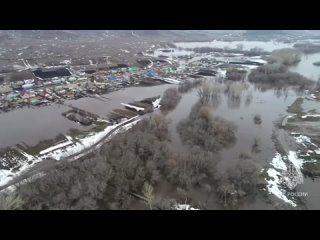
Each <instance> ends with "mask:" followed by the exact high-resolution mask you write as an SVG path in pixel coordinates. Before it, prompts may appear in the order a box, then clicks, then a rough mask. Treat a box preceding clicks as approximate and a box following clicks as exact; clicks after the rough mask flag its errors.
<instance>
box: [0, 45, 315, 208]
mask: <svg viewBox="0 0 320 240" xmlns="http://www.w3.org/2000/svg"><path fill="white" fill-rule="evenodd" d="M238 44H242V45H243V49H244V50H249V49H251V48H254V47H259V48H263V49H264V50H266V51H272V50H275V49H279V48H285V47H292V46H293V44H292V43H291V44H286V43H277V42H253V41H251V42H217V41H216V42H202V43H192V42H190V43H177V44H176V45H177V46H178V47H183V48H193V47H202V46H209V47H229V48H236V47H237V46H238ZM156 54H160V52H156ZM161 54H162V55H167V56H174V54H175V53H174V52H171V53H166V52H165V53H163V52H161ZM180 54H181V52H180ZM183 54H185V52H183ZM319 60H320V54H313V55H307V56H303V57H302V61H301V62H300V63H298V64H297V65H296V66H293V67H291V68H290V70H291V71H295V72H298V73H300V74H302V75H304V76H306V77H309V78H311V79H313V80H317V79H318V77H319V76H320V67H317V66H314V65H313V62H315V61H319ZM222 84H223V83H222ZM243 85H245V87H244V88H243V90H242V92H241V97H240V98H239V99H238V100H237V101H232V100H231V99H230V98H229V97H228V95H225V94H224V93H223V92H222V93H221V94H220V101H219V102H213V103H211V110H212V114H213V115H214V116H219V117H222V118H224V119H226V120H228V121H232V122H233V123H235V124H236V126H237V131H236V138H237V141H236V143H235V144H234V145H233V146H232V147H230V148H228V149H225V150H223V151H222V152H221V156H222V160H221V161H220V163H219V165H218V170H219V171H218V172H219V173H220V174H224V172H225V171H226V170H228V169H229V168H230V167H232V166H234V165H235V164H236V163H237V161H238V159H239V154H240V153H243V152H245V153H251V150H252V145H253V144H254V141H255V139H257V140H258V142H259V148H260V150H261V151H260V152H259V153H256V154H255V155H254V158H255V159H257V160H258V161H259V163H260V165H261V168H265V167H267V165H268V164H269V163H270V162H271V160H272V158H273V157H274V155H275V152H276V150H275V145H274V142H273V141H272V134H273V130H274V123H275V121H276V120H278V119H279V118H280V117H281V116H285V115H286V110H287V107H288V106H290V105H291V104H292V103H293V102H294V101H295V99H296V98H297V94H296V93H295V92H294V91H292V90H289V89H285V90H274V89H270V90H264V91H262V90H261V89H257V88H255V87H254V85H252V84H249V83H247V82H246V83H243ZM173 86H174V85H169V84H165V85H160V86H152V87H130V88H126V89H122V90H119V91H115V92H112V93H109V94H106V95H104V96H105V97H108V98H110V99H111V100H106V99H96V98H82V99H79V100H72V101H67V102H66V104H72V105H73V106H76V107H79V108H82V109H85V110H87V111H90V112H92V113H95V114H98V115H100V116H107V114H108V113H110V112H111V111H112V109H115V108H123V107H122V106H121V105H120V103H128V102H131V101H134V100H141V99H144V98H147V97H154V96H157V95H162V93H163V92H164V91H165V90H166V89H168V88H170V87H173ZM197 100H198V96H197V90H196V89H193V90H192V91H190V92H188V93H186V94H183V97H182V99H181V101H180V102H179V104H178V105H177V107H176V108H175V109H174V110H173V111H171V112H169V113H167V117H168V118H169V119H170V120H171V123H170V129H169V131H170V135H171V139H172V147H173V148H174V149H176V150H181V151H183V149H184V148H186V146H184V145H183V144H182V143H181V140H180V137H179V134H178V132H177V130H176V126H177V124H178V123H179V122H180V121H181V120H182V119H184V118H187V117H188V115H189V113H190V110H191V107H192V106H193V105H194V104H195V103H196V102H197ZM68 109H69V108H68V107H66V106H64V105H52V106H47V107H40V108H34V109H31V108H30V109H28V108H24V109H20V110H15V111H12V112H9V113H2V114H0V124H1V128H0V148H3V147H7V146H11V145H14V144H18V143H21V142H26V143H27V144H29V145H34V144H36V143H38V142H39V141H40V140H44V139H50V138H53V137H55V136H56V135H57V134H59V133H66V132H67V131H68V130H69V129H70V128H78V129H87V128H86V127H83V126H80V125H78V124H76V123H74V122H72V121H69V120H68V119H66V118H64V117H63V116H61V113H63V112H65V111H67V110H68ZM256 114H260V116H261V119H262V123H261V124H259V125H257V124H255V123H254V121H253V118H254V116H255V115H256ZM318 186H319V185H318V184H316V183H314V182H312V181H311V180H306V181H305V185H304V190H306V191H310V193H311V194H312V196H313V197H312V198H311V199H310V201H311V203H310V204H309V207H310V208H316V207H319V206H318V205H317V204H316V202H317V201H319V199H320V195H319V194H318V195H316V192H317V188H318ZM279 201H281V200H279ZM213 208H214V206H213ZM241 208H243V209H272V208H273V206H272V205H270V203H267V202H265V201H264V200H262V199H256V201H254V202H251V203H248V204H245V205H244V206H242V207H241Z"/></svg>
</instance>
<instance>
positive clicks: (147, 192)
mask: <svg viewBox="0 0 320 240" xmlns="http://www.w3.org/2000/svg"><path fill="white" fill-rule="evenodd" d="M143 196H144V197H145V198H146V200H147V204H148V206H149V208H150V210H152V205H153V202H154V198H155V197H154V193H153V187H152V186H151V185H150V184H149V183H147V182H146V183H145V184H144V186H143Z"/></svg>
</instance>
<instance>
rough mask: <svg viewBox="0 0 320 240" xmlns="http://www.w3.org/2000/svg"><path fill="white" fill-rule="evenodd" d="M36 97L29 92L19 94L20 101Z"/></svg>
mask: <svg viewBox="0 0 320 240" xmlns="http://www.w3.org/2000/svg"><path fill="white" fill-rule="evenodd" d="M35 96H36V95H35V94H34V93H31V92H27V91H24V92H22V93H21V95H20V97H21V98H22V99H29V98H33V97H35Z"/></svg>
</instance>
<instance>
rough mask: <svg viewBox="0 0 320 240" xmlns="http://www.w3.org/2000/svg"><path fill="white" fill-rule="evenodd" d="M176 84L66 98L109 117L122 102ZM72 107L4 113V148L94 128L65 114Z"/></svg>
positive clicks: (0, 142)
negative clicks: (85, 125) (79, 122)
mask: <svg viewBox="0 0 320 240" xmlns="http://www.w3.org/2000/svg"><path fill="white" fill-rule="evenodd" d="M170 87H172V85H170V84H164V85H159V86H152V87H130V88H125V89H121V90H118V91H115V92H112V93H109V94H105V95H103V96H104V97H108V98H110V99H111V100H106V99H102V100H99V99H96V98H88V97H87V98H82V99H78V100H70V101H65V103H66V105H68V104H72V105H73V106H75V107H78V108H81V109H84V110H87V111H89V112H92V113H95V114H98V115H100V116H102V117H106V116H107V115H108V113H110V112H111V111H112V110H113V109H115V108H123V106H122V105H121V104H120V103H128V102H132V101H134V100H142V99H144V98H147V97H155V96H157V95H162V93H163V92H164V91H165V90H166V89H167V88H170ZM67 110H70V108H69V107H67V106H65V105H59V104H54V105H51V106H43V107H35V108H22V109H17V110H13V111H10V112H8V113H1V114H0V125H1V127H0V148H5V147H9V146H12V145H15V144H19V143H22V142H25V143H26V144H28V145H30V146H32V145H36V144H37V143H38V142H39V141H41V140H46V139H51V138H55V137H56V136H57V135H58V134H59V133H62V134H66V133H67V132H68V130H69V129H70V128H76V129H79V130H87V129H90V128H91V126H88V127H84V126H82V125H79V124H78V123H75V122H73V121H70V120H68V119H67V118H65V117H63V116H62V115H61V113H63V112H65V111H67Z"/></svg>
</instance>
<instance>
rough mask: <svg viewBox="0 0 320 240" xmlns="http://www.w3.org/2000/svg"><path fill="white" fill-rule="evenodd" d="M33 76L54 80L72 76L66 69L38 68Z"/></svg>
mask: <svg viewBox="0 0 320 240" xmlns="http://www.w3.org/2000/svg"><path fill="white" fill-rule="evenodd" d="M33 74H34V75H35V76H36V77H39V78H54V77H65V76H68V77H69V76H71V73H70V71H69V70H68V69H66V68H49V69H48V68H38V69H36V70H35V71H33Z"/></svg>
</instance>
